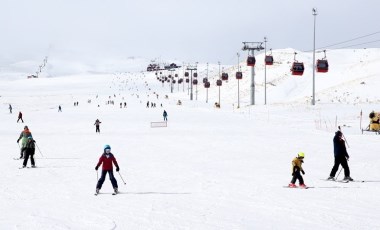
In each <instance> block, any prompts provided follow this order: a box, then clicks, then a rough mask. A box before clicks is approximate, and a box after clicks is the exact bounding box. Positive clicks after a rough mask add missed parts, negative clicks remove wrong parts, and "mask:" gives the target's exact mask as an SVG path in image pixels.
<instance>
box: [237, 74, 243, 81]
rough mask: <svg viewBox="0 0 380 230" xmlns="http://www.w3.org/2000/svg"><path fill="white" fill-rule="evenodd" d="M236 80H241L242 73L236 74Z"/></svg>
mask: <svg viewBox="0 0 380 230" xmlns="http://www.w3.org/2000/svg"><path fill="white" fill-rule="evenodd" d="M236 79H238V80H241V79H243V73H242V72H236Z"/></svg>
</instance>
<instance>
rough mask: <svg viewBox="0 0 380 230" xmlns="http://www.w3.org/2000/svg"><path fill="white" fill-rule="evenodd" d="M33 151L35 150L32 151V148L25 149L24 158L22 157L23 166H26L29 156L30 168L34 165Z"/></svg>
mask: <svg viewBox="0 0 380 230" xmlns="http://www.w3.org/2000/svg"><path fill="white" fill-rule="evenodd" d="M34 151H35V149H32V148H27V149H26V151H25V156H24V162H23V163H22V165H23V166H26V164H27V163H28V159H29V156H30V163H31V164H32V166H34V165H35V162H34Z"/></svg>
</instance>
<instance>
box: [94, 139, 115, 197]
mask: <svg viewBox="0 0 380 230" xmlns="http://www.w3.org/2000/svg"><path fill="white" fill-rule="evenodd" d="M112 163H113V164H114V165H115V166H116V172H119V170H120V168H119V165H118V164H117V161H116V158H115V157H114V156H113V154H112V153H111V146H109V145H105V146H104V153H103V154H102V156H101V157H100V158H99V162H98V164H97V165H96V167H95V170H98V168H99V166H100V165H101V164H103V166H102V175H101V177H100V179H99V181H98V183H97V185H96V193H95V195H97V194H98V193H99V190H100V189H101V188H102V185H103V183H104V180H105V179H106V175H107V173H108V175H109V177H110V180H111V183H112V187H113V189H114V191H115V193H114V194H117V193H118V186H117V181H116V179H115V177H114V175H113V164H112Z"/></svg>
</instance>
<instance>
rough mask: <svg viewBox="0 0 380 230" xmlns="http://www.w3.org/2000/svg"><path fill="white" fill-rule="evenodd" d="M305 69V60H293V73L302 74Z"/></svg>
mask: <svg viewBox="0 0 380 230" xmlns="http://www.w3.org/2000/svg"><path fill="white" fill-rule="evenodd" d="M304 70H305V67H304V65H303V62H293V66H292V69H291V71H292V75H299V76H302V75H303V71H304Z"/></svg>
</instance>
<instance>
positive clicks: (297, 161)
mask: <svg viewBox="0 0 380 230" xmlns="http://www.w3.org/2000/svg"><path fill="white" fill-rule="evenodd" d="M304 157H305V153H303V152H300V153H298V156H297V157H295V158H294V159H293V161H292V176H293V178H292V180H291V182H290V184H289V187H291V188H296V187H297V186H296V184H295V183H296V180H297V179H298V181H299V183H300V188H306V187H307V186H306V185H305V184H304V182H303V178H302V176H301V173H302V174H305V171H303V169H302V163H303V158H304Z"/></svg>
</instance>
